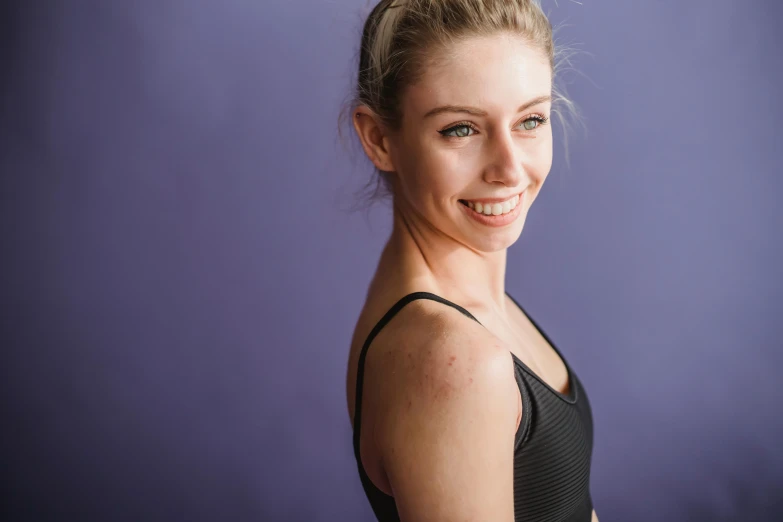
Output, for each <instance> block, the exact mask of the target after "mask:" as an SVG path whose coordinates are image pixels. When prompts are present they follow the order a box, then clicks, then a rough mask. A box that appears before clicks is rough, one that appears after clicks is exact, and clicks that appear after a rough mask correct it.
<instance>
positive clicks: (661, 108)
mask: <svg viewBox="0 0 783 522" xmlns="http://www.w3.org/2000/svg"><path fill="white" fill-rule="evenodd" d="M545 6H546V9H547V10H548V11H550V13H551V19H552V20H553V22H554V23H556V24H558V23H566V24H568V26H567V27H564V28H563V29H562V31H561V32H560V35H561V38H562V41H563V42H566V43H576V44H579V48H580V49H582V50H583V51H584V52H583V53H582V54H581V55H580V56H578V57H577V58H576V61H575V63H574V66H575V68H576V69H577V72H576V73H571V74H569V75H568V76H566V77H564V78H565V79H567V80H568V81H569V82H570V83H569V91H570V94H571V96H572V97H573V98H574V99H575V100H576V102H577V103H578V104H579V105H580V106H581V107H582V111H583V115H584V120H585V123H586V126H587V129H588V130H587V133H586V134H583V133H580V132H575V133H573V134H571V148H570V159H571V168H570V169H568V168H567V167H566V165H565V162H564V156H563V150H562V146H561V143H562V142H561V140H560V134H559V132H558V131H557V130H556V134H555V136H556V140H557V142H556V143H557V146H556V158H555V163H554V166H553V170H552V172H551V174H550V178H549V180H548V182H547V184H546V186H545V188H544V190H543V193H542V194H541V196H540V197H539V198H538V200H537V202H536V204H535V205H534V206H533V209H532V211H531V214H530V216H529V218H528V220H527V225H526V227H525V231H524V233H523V235H522V238H521V239H520V241H519V242H518V243H517V244H515V245H514V246H513V247H512V248H511V249H510V252H509V264H508V274H507V288H508V290H509V291H510V292H511V293H512V295H514V296H515V297H517V299H518V300H520V301H521V302H522V303H523V304H524V305H525V306H526V308H527V309H528V311H529V312H530V314H531V315H532V316H533V317H534V318H535V319H536V320H537V321H538V322H539V323H540V324H541V325H542V327H543V328H544V330H545V331H546V332H547V333H548V334H549V335H550V337H552V338H553V340H554V341H555V342H556V343H557V345H558V346H559V347H560V348H561V350H562V351H563V352H564V353H565V355H566V356H567V358H568V360H569V362H570V363H571V365H572V366H573V367H574V368H575V370H576V371H577V372H578V374H579V376H580V377H581V379H582V380H583V382H584V384H585V386H586V388H587V391H588V393H589V394H590V398H591V401H592V404H593V410H594V416H595V423H596V428H595V436H596V442H595V449H594V460H593V476H592V492H593V499H594V504H595V507H596V510H597V512H598V514H599V516H600V517H601V521H602V522H611V521H630V520H632V521H635V522H648V521H649V522H653V521H655V522H658V521H660V520H671V521H690V520H694V521H707V520H709V521H743V522H747V521H762V520H764V521H770V520H780V517H781V515H780V510H781V508H783V503H782V502H781V492H782V491H783V446H782V445H781V439H782V438H783V423H781V405H780V403H781V399H783V392H782V391H781V383H780V377H779V376H780V368H781V364H782V363H783V355H781V345H782V344H783V341H781V339H782V338H783V326H782V325H783V321H782V320H781V308H783V307H782V306H781V299H783V277H782V276H783V274H782V273H781V272H782V268H783V246H782V245H781V243H782V241H781V239H782V238H783V233H781V229H783V213H782V212H781V210H780V206H779V204H778V199H779V198H780V197H781V192H782V191H783V168H782V167H783V161H781V156H780V153H781V145H783V141H782V139H781V133H780V121H781V117H782V116H783V110H782V107H781V97H780V93H781V92H783V71H782V70H781V69H783V67H782V66H781V63H783V61H782V60H781V59H780V55H779V53H780V51H781V44H782V43H783V41H782V40H783V37H781V32H780V30H779V27H778V24H779V23H780V21H781V20H783V6H782V5H781V2H778V1H772V0H767V1H754V2H750V1H739V0H735V1H727V0H693V1H690V2H682V1H675V0H670V1H666V2H664V1H658V2H628V1H616V2H605V1H602V2H598V1H591V0H583V2H582V5H578V4H576V3H574V2H569V1H567V0H559V6H556V5H555V3H554V1H550V0H545ZM0 9H1V10H2V11H3V12H2V13H0V14H2V18H1V20H2V21H0V35H2V37H1V38H2V47H1V49H2V54H3V61H2V65H1V66H2V71H3V74H2V78H1V79H0V95H1V96H2V98H1V99H0V102H1V104H0V116H1V120H0V140H1V141H0V144H1V147H0V165H1V166H2V181H0V234H2V261H3V265H2V271H0V306H1V307H2V308H1V309H0V312H1V314H0V331H2V348H3V350H2V354H3V355H2V365H1V366H0V368H1V370H2V374H1V375H0V377H2V379H1V380H0V383H1V386H2V389H0V391H1V392H2V395H1V396H2V407H3V418H4V419H5V420H4V421H3V429H2V433H3V436H2V439H3V445H2V447H3V455H2V469H3V478H4V480H3V482H4V489H5V493H4V494H3V498H4V500H3V502H2V504H3V505H4V506H5V507H4V508H3V509H4V510H5V511H4V518H3V519H4V520H8V521H11V520H13V521H28V520H36V521H38V520H60V521H61V520H111V521H117V522H119V521H126V520H127V521H139V520H167V521H172V520H183V521H184V520H187V521H202V520H203V521H215V520H237V521H238V520H272V521H277V520H281V521H321V520H322V521H335V520H341V521H363V520H364V521H368V520H371V519H372V513H371V511H370V508H369V505H368V504H367V501H366V499H365V498H364V496H363V492H362V490H361V486H360V483H359V479H358V475H357V472H356V467H355V462H354V460H353V454H352V449H351V437H350V427H349V422H348V415H347V411H346V404H345V395H344V378H345V360H346V354H347V347H348V344H349V341H350V336H351V332H352V328H353V325H354V321H355V319H356V317H357V314H358V312H359V310H360V307H361V305H362V302H363V298H364V293H365V291H366V287H367V283H368V281H369V278H370V277H371V274H372V273H373V270H374V267H375V262H376V260H377V256H378V254H379V252H380V249H381V247H382V245H383V243H384V240H385V238H386V235H387V233H388V231H389V225H390V221H389V209H388V207H387V206H384V205H379V206H376V207H374V208H373V210H372V211H371V212H370V213H369V214H368V215H367V217H365V216H364V215H363V214H362V213H353V214H351V213H348V212H345V211H344V210H343V209H344V208H345V207H347V206H349V205H350V204H351V203H352V199H351V197H352V196H351V195H352V191H353V190H354V189H355V188H356V187H358V186H359V185H360V184H361V183H362V181H363V180H364V179H365V178H366V176H368V175H369V172H370V170H369V166H368V164H367V163H366V162H363V161H361V160H360V159H358V160H354V159H352V157H351V156H350V155H349V154H347V153H346V151H345V150H344V148H343V146H342V145H341V144H340V142H339V140H338V138H337V136H336V119H337V114H338V111H339V108H340V105H341V103H342V101H343V100H344V99H345V98H346V96H347V95H348V94H349V91H350V88H351V78H352V76H353V72H354V63H355V62H354V60H355V53H356V47H357V45H358V42H359V34H360V29H361V23H362V20H363V17H364V16H365V15H366V14H367V13H368V11H369V7H368V6H367V3H366V2H365V0H328V1H316V0H297V1H291V0H274V1H269V0H267V1H248V0H244V1H242V0H228V1H222V2H217V1H214V2H206V1H194V0H191V1H188V2H185V1H172V0H166V1H162V0H155V1H138V0H137V1H133V2H131V1H127V2H126V1H122V2H121V1H113V2H111V1H86V0H70V1H61V2H56V1H50V2H36V1H31V0H27V1H21V0H15V1H9V2H4V3H3V7H2V8H0Z"/></svg>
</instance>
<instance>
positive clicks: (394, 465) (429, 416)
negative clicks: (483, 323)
mask: <svg viewBox="0 0 783 522" xmlns="http://www.w3.org/2000/svg"><path fill="white" fill-rule="evenodd" d="M414 353H416V354H418V355H417V356H416V357H414V361H413V363H411V364H410V365H408V366H406V368H405V369H404V370H400V369H397V368H395V370H394V371H392V372H391V373H390V375H393V376H394V377H393V382H394V389H395V390H396V393H395V394H394V396H395V397H394V399H393V401H392V407H391V408H390V410H389V412H388V414H387V415H385V416H384V420H383V421H382V424H383V426H382V429H381V430H380V433H381V434H382V435H381V436H380V438H379V440H378V442H379V447H380V451H381V459H382V462H383V468H384V470H385V472H386V475H387V477H388V479H389V483H390V485H391V488H392V491H393V496H394V499H395V502H396V504H397V510H398V512H399V514H400V519H401V521H403V522H420V521H421V522H423V521H425V520H426V521H427V522H473V521H476V522H478V521H485V520H492V521H497V522H513V520H514V491H513V475H514V471H513V451H514V450H513V448H514V434H515V432H516V424H517V420H518V418H519V413H520V412H519V399H518V397H519V392H518V390H517V388H516V381H515V379H514V373H513V371H514V370H513V363H512V360H511V357H510V354H509V353H508V350H506V349H504V348H501V347H500V346H498V345H497V344H496V343H495V342H493V340H492V339H491V338H489V337H488V336H487V335H486V334H480V333H476V332H474V333H473V334H472V335H463V334H462V333H460V334H459V335H452V336H449V337H448V339H447V338H436V339H430V340H428V341H427V342H426V344H425V345H424V346H419V347H417V348H416V350H415V352H414Z"/></svg>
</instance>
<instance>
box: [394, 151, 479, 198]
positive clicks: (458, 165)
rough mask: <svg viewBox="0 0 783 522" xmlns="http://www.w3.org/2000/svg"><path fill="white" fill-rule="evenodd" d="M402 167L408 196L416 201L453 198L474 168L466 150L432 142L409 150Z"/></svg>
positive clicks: (472, 176) (466, 184) (471, 177)
mask: <svg viewBox="0 0 783 522" xmlns="http://www.w3.org/2000/svg"><path fill="white" fill-rule="evenodd" d="M405 167H406V168H405V173H404V174H403V177H404V179H405V183H406V185H408V186H409V187H410V189H411V190H410V193H411V197H412V198H414V199H416V200H419V201H423V200H435V201H442V200H448V199H453V198H455V197H456V195H457V194H459V193H461V192H462V191H464V189H465V188H466V187H468V186H469V185H470V184H471V182H472V180H473V179H474V178H475V173H476V168H477V167H476V160H475V159H473V158H472V157H471V156H470V154H469V153H468V152H467V151H465V150H463V149H454V148H443V147H438V146H437V145H435V144H431V145H429V146H427V144H424V145H423V146H422V147H421V148H417V149H416V150H410V151H409V153H408V154H406V159H405Z"/></svg>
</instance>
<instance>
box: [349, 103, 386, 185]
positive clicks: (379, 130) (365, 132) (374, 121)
mask: <svg viewBox="0 0 783 522" xmlns="http://www.w3.org/2000/svg"><path fill="white" fill-rule="evenodd" d="M353 126H354V129H356V134H357V135H358V136H359V141H360V142H361V144H362V148H363V149H364V152H365V154H367V157H368V158H370V161H372V162H373V164H374V165H375V166H376V168H378V170H381V171H384V172H393V171H394V170H395V169H394V165H393V163H392V161H391V156H390V155H389V140H388V139H387V137H386V134H385V129H384V126H383V125H382V124H381V123H380V120H379V118H378V116H377V115H375V114H374V113H373V112H372V111H371V110H370V109H368V108H367V107H364V106H362V107H359V108H357V109H356V110H355V111H354V112H353Z"/></svg>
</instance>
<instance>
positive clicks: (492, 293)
mask: <svg viewBox="0 0 783 522" xmlns="http://www.w3.org/2000/svg"><path fill="white" fill-rule="evenodd" d="M393 207H394V212H393V215H394V225H393V228H392V233H391V237H390V238H389V241H388V243H387V245H386V248H385V249H384V251H383V255H382V258H381V264H382V265H385V268H387V269H389V270H390V272H386V270H384V272H385V273H394V274H398V275H399V277H401V278H402V279H403V281H404V282H405V283H408V282H409V283H410V284H411V285H412V286H413V287H414V288H432V289H433V291H437V292H440V294H441V295H443V297H445V298H447V299H452V300H454V301H455V302H457V303H465V305H466V306H467V305H471V304H472V305H475V304H478V303H483V304H489V303H491V304H492V307H497V308H499V309H500V310H503V309H504V308H505V305H504V303H505V275H506V252H507V249H505V248H504V249H502V250H500V251H497V252H481V251H478V250H475V249H473V248H471V247H470V246H468V245H465V244H464V243H462V242H460V241H458V240H457V239H455V238H454V237H451V236H448V235H446V234H445V233H443V232H442V231H440V230H437V229H435V228H434V227H433V226H432V225H431V224H430V223H428V222H427V221H425V220H424V219H422V218H421V216H419V215H417V214H416V213H414V212H404V211H403V209H401V208H400V207H399V206H398V204H397V203H396V202H395V204H394V205H393Z"/></svg>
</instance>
